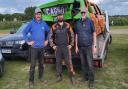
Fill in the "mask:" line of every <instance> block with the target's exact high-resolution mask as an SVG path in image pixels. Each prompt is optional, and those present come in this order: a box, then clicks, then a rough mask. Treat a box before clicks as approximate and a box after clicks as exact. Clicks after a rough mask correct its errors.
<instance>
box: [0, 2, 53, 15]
mask: <svg viewBox="0 0 128 89" xmlns="http://www.w3.org/2000/svg"><path fill="white" fill-rule="evenodd" d="M49 1H55V0H0V13H3V14H5V13H11V14H12V13H19V12H20V13H23V12H24V10H25V8H26V7H29V6H39V5H40V4H43V3H47V2H49Z"/></svg>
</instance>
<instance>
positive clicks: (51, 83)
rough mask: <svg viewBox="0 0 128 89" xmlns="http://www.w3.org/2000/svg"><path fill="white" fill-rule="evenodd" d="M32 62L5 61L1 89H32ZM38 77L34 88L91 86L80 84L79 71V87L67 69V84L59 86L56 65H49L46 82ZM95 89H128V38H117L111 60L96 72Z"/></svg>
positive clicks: (121, 36) (77, 75)
mask: <svg viewBox="0 0 128 89" xmlns="http://www.w3.org/2000/svg"><path fill="white" fill-rule="evenodd" d="M29 65H30V64H29V63H28V62H26V61H25V60H19V59H15V60H8V61H6V62H5V66H6V67H5V70H6V71H5V74H4V76H3V77H2V78H0V89H28V72H29ZM37 72H38V71H37V68H36V74H35V84H34V89H87V83H80V82H78V79H80V78H81V71H80V70H79V69H77V70H76V84H75V85H72V84H71V83H70V81H69V78H68V74H67V70H66V69H64V73H63V81H61V82H60V83H55V79H56V77H55V73H56V72H55V65H45V71H44V79H45V80H47V82H46V83H41V82H39V80H38V78H37V75H38V73H37ZM95 89H128V37H127V35H113V42H112V44H111V45H110V47H109V52H108V59H107V60H106V61H105V64H104V67H103V68H101V69H96V76H95Z"/></svg>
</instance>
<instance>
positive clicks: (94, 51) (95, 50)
mask: <svg viewBox="0 0 128 89" xmlns="http://www.w3.org/2000/svg"><path fill="white" fill-rule="evenodd" d="M92 51H93V54H96V53H97V48H96V46H95V45H94V46H93V48H92Z"/></svg>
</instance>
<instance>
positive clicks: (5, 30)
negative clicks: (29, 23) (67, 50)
mask: <svg viewBox="0 0 128 89" xmlns="http://www.w3.org/2000/svg"><path fill="white" fill-rule="evenodd" d="M10 31H11V29H0V34H7V33H9V32H10Z"/></svg>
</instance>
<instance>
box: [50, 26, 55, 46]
mask: <svg viewBox="0 0 128 89" xmlns="http://www.w3.org/2000/svg"><path fill="white" fill-rule="evenodd" d="M53 30H54V25H53V26H52V28H51V30H50V34H49V43H50V46H51V47H52V48H54V47H55V46H56V45H55V42H54V41H55V34H54V32H53Z"/></svg>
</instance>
